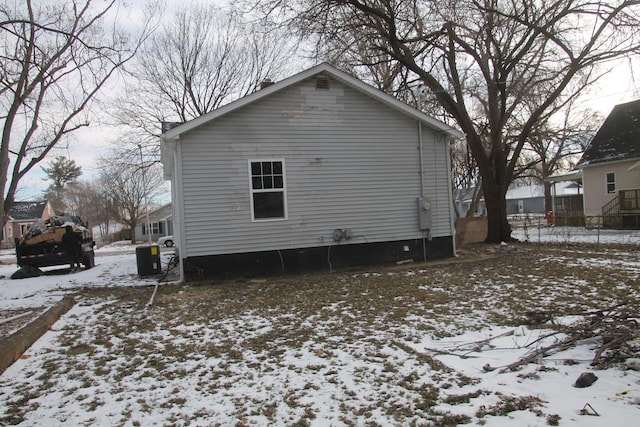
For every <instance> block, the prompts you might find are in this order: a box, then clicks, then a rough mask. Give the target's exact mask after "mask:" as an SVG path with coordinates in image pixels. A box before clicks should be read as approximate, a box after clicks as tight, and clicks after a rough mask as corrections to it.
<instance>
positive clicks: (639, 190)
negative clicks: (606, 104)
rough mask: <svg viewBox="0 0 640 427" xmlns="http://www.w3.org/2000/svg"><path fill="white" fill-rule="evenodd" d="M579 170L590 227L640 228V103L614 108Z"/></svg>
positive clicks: (583, 156) (634, 102)
mask: <svg viewBox="0 0 640 427" xmlns="http://www.w3.org/2000/svg"><path fill="white" fill-rule="evenodd" d="M577 167H578V168H579V169H580V170H581V171H582V181H583V185H584V214H585V217H586V220H587V225H588V226H589V225H590V226H596V225H603V226H605V227H613V228H618V227H621V228H640V100H638V101H633V102H628V103H626V104H620V105H616V106H615V107H614V108H613V110H612V111H611V113H610V114H609V116H607V118H606V120H605V121H604V123H603V124H602V126H601V127H600V129H599V130H598V132H597V133H596V135H595V136H594V137H593V139H592V140H591V143H590V144H589V146H588V147H587V149H586V150H585V152H584V154H583V155H582V158H581V159H580V162H578V165H577Z"/></svg>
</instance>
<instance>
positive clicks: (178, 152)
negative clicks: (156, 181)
mask: <svg viewBox="0 0 640 427" xmlns="http://www.w3.org/2000/svg"><path fill="white" fill-rule="evenodd" d="M172 151H173V171H174V172H173V173H174V174H175V175H174V176H175V177H176V179H175V180H172V182H171V197H172V203H173V206H174V212H175V213H176V215H177V220H178V230H179V231H180V234H179V235H178V239H179V242H180V245H179V246H178V249H177V250H178V262H179V263H180V283H184V262H183V260H184V258H185V257H186V256H187V249H186V248H187V246H186V244H187V242H186V239H185V236H184V235H185V232H184V225H185V224H184V212H183V211H182V209H183V208H182V207H183V206H184V200H183V195H182V191H179V190H180V189H181V188H183V186H182V144H180V140H178V141H176V144H175V147H174V148H173V150H172ZM174 182H175V186H174ZM174 195H175V196H176V199H177V200H173V196H174ZM173 230H174V232H175V230H176V222H175V221H174V223H173Z"/></svg>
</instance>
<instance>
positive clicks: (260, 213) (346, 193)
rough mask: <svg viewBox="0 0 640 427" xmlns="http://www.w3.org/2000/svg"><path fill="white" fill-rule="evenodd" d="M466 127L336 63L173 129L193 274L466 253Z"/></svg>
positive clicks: (179, 212)
mask: <svg viewBox="0 0 640 427" xmlns="http://www.w3.org/2000/svg"><path fill="white" fill-rule="evenodd" d="M461 136H462V135H461V134H460V133H459V132H458V131H456V130H455V129H453V128H451V127H449V126H447V125H445V124H444V123H442V122H439V121H437V120H435V119H433V118H431V117H429V116H427V115H425V114H423V113H421V112H420V111H418V110H415V109H413V108H411V107H409V106H407V105H406V104H404V103H401V102H400V101H398V100H396V99H395V98H393V97H390V96H388V95H386V94H384V93H382V92H380V91H378V90H376V89H374V88H373V87H371V86H369V85H367V84H365V83H363V82H362V81H360V80H358V79H356V78H354V77H352V76H350V75H348V74H346V73H344V72H342V71H340V70H338V69H336V68H334V67H332V66H330V65H328V64H320V65H318V66H316V67H313V68H311V69H309V70H306V71H304V72H302V73H300V74H297V75H295V76H293V77H290V78H287V79H285V80H283V81H280V82H278V83H275V84H273V85H271V86H268V87H266V88H264V89H261V90H259V91H257V92H255V93H253V94H251V95H249V96H246V97H244V98H242V99H240V100H238V101H236V102H233V103H231V104H228V105H226V106H224V107H222V108H219V109H217V110H214V111H212V112H211V113H208V114H206V115H204V116H202V117H199V118H197V119H195V120H192V121H190V122H187V123H184V124H182V125H179V126H177V127H174V128H172V129H170V130H167V131H166V132H165V133H164V134H163V135H162V160H163V164H164V171H165V177H166V178H167V179H170V180H171V188H172V200H173V205H174V213H173V217H174V221H173V224H174V240H175V243H176V245H177V246H178V248H179V254H180V259H181V263H182V274H183V278H184V279H187V280H189V279H194V278H203V277H220V276H231V275H246V276H250V275H262V274H278V273H289V272H300V271H306V270H313V269H316V270H317V269H326V270H330V269H334V268H339V267H345V266H350V265H357V264H373V263H378V262H391V261H398V260H404V259H417V260H422V259H426V258H435V257H444V256H451V255H453V253H454V247H453V245H454V243H453V241H454V240H453V235H454V228H453V223H452V216H451V210H452V196H451V187H450V182H451V180H450V175H449V174H450V172H449V170H450V166H449V165H450V162H449V141H450V140H451V139H453V138H460V137H461ZM425 208H426V209H425Z"/></svg>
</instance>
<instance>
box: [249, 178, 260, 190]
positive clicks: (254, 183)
mask: <svg viewBox="0 0 640 427" xmlns="http://www.w3.org/2000/svg"><path fill="white" fill-rule="evenodd" d="M251 186H252V188H253V189H254V190H262V178H260V177H259V176H254V177H253V178H251Z"/></svg>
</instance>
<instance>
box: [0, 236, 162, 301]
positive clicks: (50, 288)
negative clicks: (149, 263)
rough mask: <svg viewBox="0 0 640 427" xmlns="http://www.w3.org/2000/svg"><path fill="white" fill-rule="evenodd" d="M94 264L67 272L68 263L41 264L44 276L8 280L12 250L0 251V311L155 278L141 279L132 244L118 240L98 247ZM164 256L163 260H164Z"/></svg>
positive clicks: (12, 264) (13, 263)
mask: <svg viewBox="0 0 640 427" xmlns="http://www.w3.org/2000/svg"><path fill="white" fill-rule="evenodd" d="M95 253H96V256H95V261H96V266H95V267H94V268H92V269H90V270H82V271H79V272H76V273H73V274H68V268H69V266H67V265H62V266H54V267H43V268H42V269H41V270H42V271H43V272H45V275H43V276H40V277H30V278H26V279H19V280H11V279H10V277H11V275H12V274H13V273H14V272H15V271H16V270H18V266H17V265H16V259H15V250H13V249H9V250H2V251H0V310H10V309H17V308H26V307H42V306H49V305H53V304H55V303H56V302H58V301H59V300H60V299H61V298H62V297H63V296H64V295H65V294H68V293H71V292H73V291H74V290H77V289H79V288H84V287H107V286H150V285H153V284H155V283H156V280H155V279H154V278H141V277H139V276H138V273H137V264H136V254H135V246H132V245H131V242H117V243H115V244H111V245H108V246H104V247H101V248H97V249H96V251H95ZM165 258H166V256H163V262H165V263H166V262H167V261H166V259H165Z"/></svg>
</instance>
